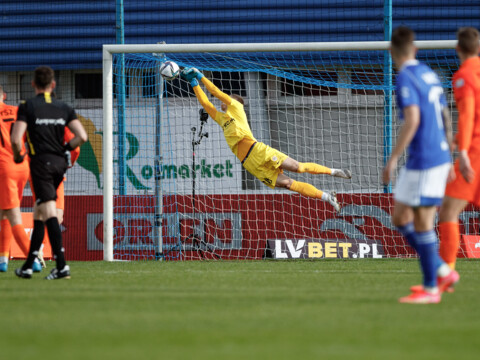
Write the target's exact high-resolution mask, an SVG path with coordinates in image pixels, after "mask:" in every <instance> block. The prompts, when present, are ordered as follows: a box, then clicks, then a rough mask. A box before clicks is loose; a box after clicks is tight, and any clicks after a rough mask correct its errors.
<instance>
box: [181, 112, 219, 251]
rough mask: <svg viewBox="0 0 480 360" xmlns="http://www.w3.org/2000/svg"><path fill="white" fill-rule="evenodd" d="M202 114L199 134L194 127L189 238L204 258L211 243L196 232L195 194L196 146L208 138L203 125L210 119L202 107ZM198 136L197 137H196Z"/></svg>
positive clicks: (192, 129)
mask: <svg viewBox="0 0 480 360" xmlns="http://www.w3.org/2000/svg"><path fill="white" fill-rule="evenodd" d="M199 114H200V130H199V131H198V134H197V128H196V127H192V128H191V131H192V212H193V233H192V234H190V235H189V236H188V237H187V239H192V246H193V247H194V248H196V249H197V250H198V252H199V253H200V256H201V257H202V258H205V255H204V252H203V250H202V246H204V247H205V250H206V251H211V250H210V248H209V245H208V244H207V243H206V242H205V241H204V240H202V239H201V238H200V235H198V234H196V233H195V220H196V218H197V209H196V199H195V198H196V194H195V188H196V177H197V170H196V168H195V166H196V164H195V148H196V146H197V145H200V143H201V141H202V139H203V138H204V137H205V138H208V133H207V132H205V133H204V132H203V126H204V125H205V123H206V122H207V120H208V113H207V112H206V111H205V110H204V109H200V111H199ZM196 137H197V139H196ZM211 252H212V254H213V256H215V257H216V258H217V259H221V257H220V255H218V254H216V253H215V252H213V251H211Z"/></svg>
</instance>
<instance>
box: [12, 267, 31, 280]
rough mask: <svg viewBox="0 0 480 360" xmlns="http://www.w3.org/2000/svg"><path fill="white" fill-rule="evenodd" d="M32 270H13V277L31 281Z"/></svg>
mask: <svg viewBox="0 0 480 360" xmlns="http://www.w3.org/2000/svg"><path fill="white" fill-rule="evenodd" d="M32 273H33V271H32V269H25V270H23V269H22V268H18V269H15V275H17V276H18V277H19V278H22V279H31V278H32Z"/></svg>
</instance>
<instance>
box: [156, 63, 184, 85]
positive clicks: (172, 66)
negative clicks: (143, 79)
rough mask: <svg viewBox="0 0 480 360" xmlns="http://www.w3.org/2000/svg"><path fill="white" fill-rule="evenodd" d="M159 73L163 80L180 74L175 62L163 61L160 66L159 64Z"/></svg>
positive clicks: (171, 78)
mask: <svg viewBox="0 0 480 360" xmlns="http://www.w3.org/2000/svg"><path fill="white" fill-rule="evenodd" d="M160 74H162V76H163V78H164V79H165V80H173V79H175V78H176V77H177V76H178V74H180V67H179V66H178V65H177V63H176V62H173V61H165V62H164V63H163V64H162V66H160Z"/></svg>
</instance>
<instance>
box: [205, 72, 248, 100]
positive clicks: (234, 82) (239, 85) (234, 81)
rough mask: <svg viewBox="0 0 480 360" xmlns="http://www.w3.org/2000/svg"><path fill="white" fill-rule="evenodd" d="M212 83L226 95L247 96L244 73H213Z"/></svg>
mask: <svg viewBox="0 0 480 360" xmlns="http://www.w3.org/2000/svg"><path fill="white" fill-rule="evenodd" d="M211 78H212V79H213V80H212V82H213V83H214V84H215V85H216V86H217V87H218V88H219V89H220V90H222V91H223V92H224V93H226V94H229V95H230V94H238V95H240V96H243V97H246V96H247V89H246V87H245V79H244V74H243V72H219V71H213V72H212V77H211Z"/></svg>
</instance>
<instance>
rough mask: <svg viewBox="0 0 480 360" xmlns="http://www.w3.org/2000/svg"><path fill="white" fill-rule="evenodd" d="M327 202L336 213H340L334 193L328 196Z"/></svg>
mask: <svg viewBox="0 0 480 360" xmlns="http://www.w3.org/2000/svg"><path fill="white" fill-rule="evenodd" d="M327 201H328V202H329V203H330V205H332V206H333V207H334V208H335V211H336V212H339V211H340V204H339V203H338V200H337V193H336V192H335V191H332V192H331V193H329V194H328V199H327Z"/></svg>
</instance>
